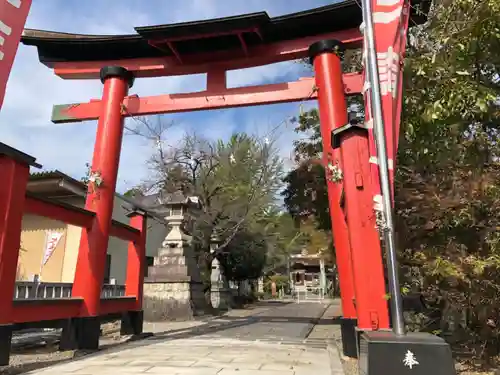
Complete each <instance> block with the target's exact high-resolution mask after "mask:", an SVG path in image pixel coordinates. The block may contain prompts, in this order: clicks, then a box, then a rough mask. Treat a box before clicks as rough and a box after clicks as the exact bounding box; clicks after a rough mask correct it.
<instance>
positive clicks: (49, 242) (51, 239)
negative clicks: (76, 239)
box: [42, 231, 63, 266]
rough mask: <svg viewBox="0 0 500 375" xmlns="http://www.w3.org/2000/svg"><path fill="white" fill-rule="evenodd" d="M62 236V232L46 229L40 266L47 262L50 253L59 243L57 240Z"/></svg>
mask: <svg viewBox="0 0 500 375" xmlns="http://www.w3.org/2000/svg"><path fill="white" fill-rule="evenodd" d="M62 236H63V233H60V232H55V231H47V235H46V239H45V249H44V253H43V260H42V266H45V264H47V262H48V261H49V259H50V257H51V255H52V254H53V253H54V251H55V249H56V247H57V245H58V244H59V241H60V240H61V238H62Z"/></svg>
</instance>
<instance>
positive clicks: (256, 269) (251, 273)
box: [219, 230, 267, 282]
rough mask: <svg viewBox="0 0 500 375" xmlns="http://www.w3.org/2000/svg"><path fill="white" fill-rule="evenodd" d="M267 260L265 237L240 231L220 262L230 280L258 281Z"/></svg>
mask: <svg viewBox="0 0 500 375" xmlns="http://www.w3.org/2000/svg"><path fill="white" fill-rule="evenodd" d="M266 258H267V243H266V239H265V237H264V236H263V235H261V234H258V233H252V232H249V231H246V230H242V231H239V232H238V233H237V234H236V235H235V236H234V237H233V238H232V239H231V241H230V242H229V244H228V246H227V247H226V248H225V250H224V252H222V253H221V254H220V255H219V261H220V264H221V266H222V267H223V270H224V274H225V276H226V277H227V279H228V280H232V281H236V282H238V281H243V280H252V279H257V278H259V277H260V276H261V275H262V272H263V269H264V266H265V264H266Z"/></svg>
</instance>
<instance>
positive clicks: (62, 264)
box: [18, 197, 167, 284]
mask: <svg viewBox="0 0 500 375" xmlns="http://www.w3.org/2000/svg"><path fill="white" fill-rule="evenodd" d="M65 202H66V203H69V204H72V205H75V206H77V207H83V205H84V201H83V199H81V198H76V199H67V200H65ZM122 206H123V201H122V200H121V199H120V198H117V197H115V199H114V208H113V219H115V220H117V221H120V222H122V223H128V221H129V219H128V218H127V216H126V215H125V213H126V211H125V210H124V209H123V207H122ZM47 230H57V231H61V232H63V233H64V234H63V236H62V238H61V240H60V241H59V243H58V245H57V247H56V249H55V251H54V252H53V253H52V256H51V257H50V259H49V261H48V262H47V264H46V265H45V266H44V267H43V270H42V275H41V276H42V277H41V279H42V281H44V282H65V283H72V282H73V280H74V276H75V268H76V262H77V257H78V247H79V245H80V237H81V233H82V229H81V228H79V227H76V226H73V225H66V224H65V223H62V222H58V221H54V220H50V219H47V218H44V217H41V216H34V215H24V217H23V230H22V233H21V249H20V251H19V262H18V269H19V271H18V280H32V279H33V275H35V274H40V265H41V263H42V257H43V251H44V246H45V241H46V238H45V236H46V231H47ZM166 234H167V230H166V228H165V226H164V225H163V224H160V223H158V222H155V221H153V220H152V219H150V221H149V225H148V235H147V244H146V254H147V255H148V256H156V255H157V253H158V249H159V248H160V246H161V243H162V241H163V239H164V238H165V235H166ZM127 247H128V243H127V242H125V241H123V240H120V239H118V238H113V237H111V238H110V240H109V243H108V251H107V253H108V254H110V255H111V270H110V277H111V278H113V279H115V280H116V283H117V284H124V283H125V278H126V272H127V258H128V257H127Z"/></svg>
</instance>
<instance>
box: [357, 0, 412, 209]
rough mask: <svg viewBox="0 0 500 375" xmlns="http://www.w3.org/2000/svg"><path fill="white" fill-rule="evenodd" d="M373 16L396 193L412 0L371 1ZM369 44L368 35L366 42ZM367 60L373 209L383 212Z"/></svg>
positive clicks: (392, 178) (366, 93) (366, 89)
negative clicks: (404, 72) (397, 159)
mask: <svg viewBox="0 0 500 375" xmlns="http://www.w3.org/2000/svg"><path fill="white" fill-rule="evenodd" d="M372 11H373V12H372V18H373V25H374V36H375V49H376V52H377V66H378V74H379V80H380V97H381V100H382V109H383V119H384V125H385V133H386V148H387V157H388V161H387V164H388V166H389V176H390V180H391V188H392V189H393V190H392V193H393V195H394V170H395V167H396V157H397V151H398V140H399V129H400V124H401V109H402V96H403V87H402V86H403V79H402V78H403V77H402V76H403V69H402V67H403V59H404V53H405V49H406V38H407V30H408V20H409V14H410V2H409V1H407V0H372ZM364 45H365V46H366V45H367V43H366V36H365V43H364ZM364 63H365V71H364V75H365V85H364V89H363V91H364V100H365V119H366V120H365V121H366V125H367V127H368V129H369V135H370V165H371V167H372V168H371V169H372V178H373V186H374V187H375V191H374V209H375V211H376V212H381V211H382V206H381V204H382V201H381V195H380V182H379V171H378V158H377V150H376V146H375V139H374V134H373V117H372V112H371V110H372V108H371V91H370V90H371V83H370V82H369V80H368V75H367V74H366V47H365V50H364Z"/></svg>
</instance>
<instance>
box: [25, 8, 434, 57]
mask: <svg viewBox="0 0 500 375" xmlns="http://www.w3.org/2000/svg"><path fill="white" fill-rule="evenodd" d="M417 3H419V4H420V9H419V11H418V12H417V11H416V10H415V7H412V21H411V22H412V24H420V23H422V22H425V19H426V17H425V16H424V15H425V14H427V12H428V9H429V6H430V0H414V1H413V2H412V4H413V5H415V4H417ZM361 21H362V16H361V8H360V6H359V2H358V1H357V0H347V1H343V2H339V3H335V4H332V5H328V6H324V7H321V8H316V9H311V10H307V11H303V12H298V13H293V14H288V15H284V16H280V17H274V18H271V17H269V15H268V14H267V13H266V12H259V13H252V14H244V15H240V16H234V17H226V18H218V19H211V20H204V21H195V22H183V23H176V24H170V25H159V26H146V27H136V28H135V30H136V32H137V34H133V35H113V36H109V35H108V36H107V35H81V34H69V33H59V32H50V31H41V30H31V29H26V30H25V31H24V34H23V37H22V42H23V43H24V44H26V45H32V46H36V47H38V53H39V57H40V61H41V62H43V63H46V64H50V63H56V62H72V61H102V60H121V59H132V58H148V57H161V56H173V55H175V53H178V54H179V55H180V56H182V55H189V54H192V53H203V52H207V53H210V52H217V51H221V50H235V49H240V50H241V48H242V46H243V44H244V45H245V46H247V47H253V46H258V45H266V44H271V43H275V42H281V41H285V40H292V39H298V38H306V37H310V36H315V35H320V34H326V33H330V32H335V31H341V30H348V29H355V28H358V27H359V26H360V24H361ZM240 38H241V39H240ZM242 40H243V41H242Z"/></svg>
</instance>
